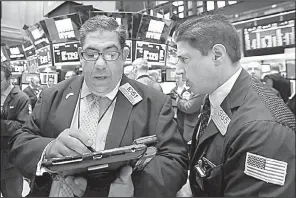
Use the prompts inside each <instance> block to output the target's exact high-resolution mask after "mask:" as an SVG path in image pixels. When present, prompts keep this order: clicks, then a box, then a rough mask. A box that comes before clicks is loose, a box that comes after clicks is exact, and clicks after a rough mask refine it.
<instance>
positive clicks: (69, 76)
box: [65, 70, 77, 80]
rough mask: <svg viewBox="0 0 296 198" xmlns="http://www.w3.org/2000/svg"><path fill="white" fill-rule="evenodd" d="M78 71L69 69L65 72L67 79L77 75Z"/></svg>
mask: <svg viewBox="0 0 296 198" xmlns="http://www.w3.org/2000/svg"><path fill="white" fill-rule="evenodd" d="M76 75H77V74H76V72H75V71H72V70H69V71H67V72H66V74H65V80H67V79H69V78H72V77H73V76H76Z"/></svg>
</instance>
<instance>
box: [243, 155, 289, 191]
mask: <svg viewBox="0 0 296 198" xmlns="http://www.w3.org/2000/svg"><path fill="white" fill-rule="evenodd" d="M287 166H288V163H287V162H283V161H279V160H275V159H271V158H266V157H263V156H260V155H256V154H253V153H249V152H247V156H246V162H245V170H244V173H245V174H246V175H248V176H251V177H254V178H256V179H259V180H262V181H265V182H267V183H272V184H276V185H280V186H283V185H284V184H285V180H286V174H287Z"/></svg>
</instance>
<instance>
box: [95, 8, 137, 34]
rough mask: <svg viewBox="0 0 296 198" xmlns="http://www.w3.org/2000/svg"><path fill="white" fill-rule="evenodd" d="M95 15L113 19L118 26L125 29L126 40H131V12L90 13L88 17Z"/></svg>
mask: <svg viewBox="0 0 296 198" xmlns="http://www.w3.org/2000/svg"><path fill="white" fill-rule="evenodd" d="M97 15H105V16H108V17H113V18H114V19H115V20H116V21H117V23H118V24H119V25H123V26H124V27H125V29H126V38H127V39H132V33H133V13H131V12H101V11H92V12H90V17H94V16H97Z"/></svg>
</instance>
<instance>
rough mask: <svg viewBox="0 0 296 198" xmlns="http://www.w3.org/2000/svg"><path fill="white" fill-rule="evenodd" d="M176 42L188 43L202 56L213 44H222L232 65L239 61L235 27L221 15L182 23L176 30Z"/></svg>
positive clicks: (206, 53) (238, 39)
mask: <svg viewBox="0 0 296 198" xmlns="http://www.w3.org/2000/svg"><path fill="white" fill-rule="evenodd" d="M174 39H175V41H176V42H179V41H188V43H189V45H190V46H192V47H194V48H196V49H198V50H199V51H200V52H201V54H202V55H203V56H206V55H208V52H209V51H210V50H211V48H212V47H213V46H214V45H215V44H222V45H223V46H224V47H225V48H226V52H227V54H228V56H229V57H230V59H231V61H232V63H236V62H238V61H239V60H240V59H241V49H240V38H239V35H238V33H237V30H236V29H235V27H234V26H233V25H232V24H231V22H230V21H229V20H228V19H227V18H226V17H225V16H223V15H206V16H203V17H200V18H194V19H191V20H187V21H185V22H184V23H182V24H181V25H180V26H179V27H178V28H177V30H176V32H175V36H174Z"/></svg>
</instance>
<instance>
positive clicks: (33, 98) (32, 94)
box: [23, 86, 38, 109]
mask: <svg viewBox="0 0 296 198" xmlns="http://www.w3.org/2000/svg"><path fill="white" fill-rule="evenodd" d="M23 92H25V93H26V94H27V95H28V96H29V98H30V101H31V105H32V108H33V109H34V107H35V104H36V102H37V99H38V98H37V95H36V94H35V91H34V90H33V89H32V88H31V87H30V86H28V87H26V88H25V89H24V90H23Z"/></svg>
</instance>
